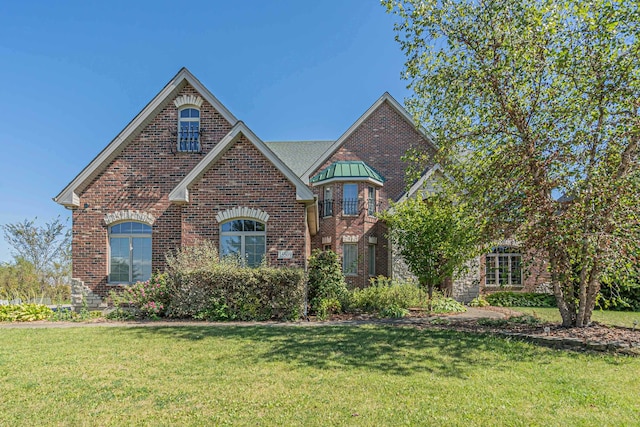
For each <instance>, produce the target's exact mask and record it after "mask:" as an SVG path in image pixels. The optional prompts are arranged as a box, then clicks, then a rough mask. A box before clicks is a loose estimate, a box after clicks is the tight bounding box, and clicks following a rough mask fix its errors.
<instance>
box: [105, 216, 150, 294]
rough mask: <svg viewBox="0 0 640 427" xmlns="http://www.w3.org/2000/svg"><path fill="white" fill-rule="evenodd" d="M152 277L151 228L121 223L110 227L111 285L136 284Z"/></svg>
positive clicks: (138, 223)
mask: <svg viewBox="0 0 640 427" xmlns="http://www.w3.org/2000/svg"><path fill="white" fill-rule="evenodd" d="M150 277H151V226H150V225H147V224H144V223H141V222H121V223H118V224H115V225H112V226H110V227H109V283H135V282H143V281H145V280H149V278H150Z"/></svg>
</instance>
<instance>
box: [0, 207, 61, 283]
mask: <svg viewBox="0 0 640 427" xmlns="http://www.w3.org/2000/svg"><path fill="white" fill-rule="evenodd" d="M0 227H1V228H2V230H3V232H4V238H5V240H6V241H7V243H9V245H11V247H12V248H13V256H14V258H15V259H16V261H18V260H22V261H25V262H27V263H29V264H31V265H32V266H33V268H34V270H35V273H36V274H37V276H38V282H39V283H40V290H41V291H44V289H45V286H46V285H54V286H57V285H60V284H63V283H64V282H66V281H67V280H66V279H68V277H69V276H70V273H71V271H70V269H71V230H70V229H68V228H67V227H66V225H65V224H64V223H63V222H62V221H61V220H60V217H58V218H56V219H54V220H52V221H50V222H47V223H45V224H44V225H43V226H39V225H36V223H35V220H24V221H22V222H18V223H15V224H6V225H2V226H0Z"/></svg>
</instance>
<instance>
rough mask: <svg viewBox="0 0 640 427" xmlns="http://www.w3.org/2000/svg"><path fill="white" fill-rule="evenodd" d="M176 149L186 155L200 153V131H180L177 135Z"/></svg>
mask: <svg viewBox="0 0 640 427" xmlns="http://www.w3.org/2000/svg"><path fill="white" fill-rule="evenodd" d="M178 147H179V150H180V151H183V152H187V153H199V152H200V130H199V129H198V128H190V129H182V130H181V131H180V132H179V133H178Z"/></svg>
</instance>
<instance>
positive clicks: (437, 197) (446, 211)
mask: <svg viewBox="0 0 640 427" xmlns="http://www.w3.org/2000/svg"><path fill="white" fill-rule="evenodd" d="M464 211H465V209H464V205H463V204H462V202H461V201H459V200H458V201H456V200H455V199H453V198H451V197H447V196H446V194H445V193H442V192H441V193H439V194H432V195H427V196H426V197H425V198H424V199H423V198H420V197H418V198H409V199H407V200H404V201H402V202H399V203H395V204H392V206H391V209H389V210H388V211H387V212H384V213H382V214H381V215H380V218H381V219H382V220H384V221H385V222H386V223H387V226H388V227H389V238H390V240H391V241H392V242H393V244H395V245H397V247H398V249H399V251H400V255H402V257H403V258H404V260H405V262H406V263H407V266H408V267H409V270H410V271H411V272H412V273H413V274H414V275H415V276H416V277H417V278H418V281H419V283H420V285H421V286H423V287H424V288H425V289H426V290H427V292H428V297H429V300H431V299H432V295H433V288H434V287H435V286H440V287H442V286H443V285H444V282H445V280H446V279H449V278H452V277H453V276H454V275H455V274H456V273H457V272H459V271H460V270H461V269H462V268H463V266H464V264H465V261H467V260H468V259H469V258H470V257H471V255H472V254H473V253H474V250H475V249H476V243H477V240H476V235H475V233H474V229H473V223H472V222H471V221H470V220H469V218H468V217H467V216H466V215H465V212H464Z"/></svg>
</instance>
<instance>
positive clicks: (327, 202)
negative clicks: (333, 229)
mask: <svg viewBox="0 0 640 427" xmlns="http://www.w3.org/2000/svg"><path fill="white" fill-rule="evenodd" d="M332 215H333V188H332V187H331V186H329V185H327V186H326V187H324V200H323V208H322V216H324V217H327V216H332Z"/></svg>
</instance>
